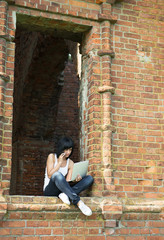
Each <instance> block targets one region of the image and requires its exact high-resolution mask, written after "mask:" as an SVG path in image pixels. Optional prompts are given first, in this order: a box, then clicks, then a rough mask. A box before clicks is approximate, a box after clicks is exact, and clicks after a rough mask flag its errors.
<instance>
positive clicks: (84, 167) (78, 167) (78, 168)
mask: <svg viewBox="0 0 164 240" xmlns="http://www.w3.org/2000/svg"><path fill="white" fill-rule="evenodd" d="M88 164H89V161H88V160H87V161H81V162H77V163H74V166H73V171H72V178H71V181H74V180H75V179H76V177H77V175H78V174H80V176H81V177H84V176H86V174H87V172H88Z"/></svg>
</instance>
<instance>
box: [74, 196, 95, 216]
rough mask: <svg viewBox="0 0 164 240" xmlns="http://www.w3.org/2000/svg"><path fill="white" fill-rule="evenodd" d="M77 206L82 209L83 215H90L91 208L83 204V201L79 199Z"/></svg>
mask: <svg viewBox="0 0 164 240" xmlns="http://www.w3.org/2000/svg"><path fill="white" fill-rule="evenodd" d="M77 206H78V208H79V209H80V210H81V211H82V213H83V214H84V215H86V216H91V215H92V211H91V209H90V208H89V207H88V206H87V205H85V203H83V201H81V200H80V201H79V202H78V205H77Z"/></svg>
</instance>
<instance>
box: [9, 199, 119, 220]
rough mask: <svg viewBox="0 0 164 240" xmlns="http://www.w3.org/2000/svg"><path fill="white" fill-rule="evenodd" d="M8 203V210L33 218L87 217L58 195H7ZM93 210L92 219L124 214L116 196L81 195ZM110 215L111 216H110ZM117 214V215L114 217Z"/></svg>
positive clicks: (117, 216)
mask: <svg viewBox="0 0 164 240" xmlns="http://www.w3.org/2000/svg"><path fill="white" fill-rule="evenodd" d="M5 199H6V203H7V212H22V214H23V215H22V216H25V215H26V216H27V218H29V216H30V214H32V219H35V218H36V219H38V218H39V219H40V218H42V219H49V218H50V219H52V218H56V215H57V217H58V218H62V217H63V214H64V216H65V218H66V219H72V218H73V219H74V218H75V217H76V218H77V217H78V218H85V216H84V215H83V214H82V213H81V212H80V210H79V209H78V207H76V206H74V205H70V206H68V205H66V204H64V203H62V201H61V200H60V199H58V198H57V197H43V196H17V195H13V196H5ZM81 199H82V201H84V202H85V203H86V204H87V205H88V206H89V207H90V208H91V209H92V211H93V215H92V216H91V217H89V218H90V219H106V218H107V217H108V218H111V219H113V218H114V219H116V218H119V217H120V216H121V214H122V203H121V202H120V201H119V200H118V199H117V198H115V197H112V198H103V197H102V198H99V197H81ZM109 215H110V217H109ZM114 215H115V217H113V216H114Z"/></svg>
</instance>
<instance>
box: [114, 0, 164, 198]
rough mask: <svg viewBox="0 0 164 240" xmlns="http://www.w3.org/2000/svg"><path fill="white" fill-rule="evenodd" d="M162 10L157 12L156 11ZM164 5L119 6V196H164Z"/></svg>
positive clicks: (116, 27)
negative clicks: (163, 12)
mask: <svg viewBox="0 0 164 240" xmlns="http://www.w3.org/2000/svg"><path fill="white" fill-rule="evenodd" d="M155 9H156V10H155ZM157 9H164V3H163V2H162V1H158V3H155V2H154V1H148V2H145V1H126V3H124V4H121V5H120V4H117V5H115V6H114V7H113V15H115V16H117V17H118V21H117V23H116V24H115V25H113V32H112V35H113V38H112V43H113V44H112V49H113V51H114V52H115V58H114V59H113V61H112V77H111V80H112V83H113V86H114V87H115V94H114V95H113V97H112V116H113V124H114V126H115V127H116V132H115V134H114V135H113V154H112V156H113V160H112V162H113V165H114V168H115V170H116V171H115V174H114V184H115V186H116V191H117V195H118V196H119V197H128V198H129V197H145V198H147V197H148V198H161V197H163V193H164V188H163V176H164V175H163V174H164V171H163V166H164V165H163V159H164V158H163V156H164V150H163V141H164V132H163V123H164V122H163V118H164V113H163V96H164V85H163V82H164V78H163V68H164V62H163V47H164V45H163V43H164V28H163V18H162V15H161V13H162V12H161V10H159V11H158V10H157Z"/></svg>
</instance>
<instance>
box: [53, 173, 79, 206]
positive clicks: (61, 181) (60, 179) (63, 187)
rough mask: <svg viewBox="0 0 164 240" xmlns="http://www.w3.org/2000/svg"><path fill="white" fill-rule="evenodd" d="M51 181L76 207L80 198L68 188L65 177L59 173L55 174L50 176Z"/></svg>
mask: <svg viewBox="0 0 164 240" xmlns="http://www.w3.org/2000/svg"><path fill="white" fill-rule="evenodd" d="M51 180H52V182H54V183H55V185H56V186H57V188H58V189H59V190H60V191H61V192H63V193H65V194H66V195H67V196H68V197H69V198H70V199H71V201H72V203H73V204H74V205H76V204H77V203H78V202H79V201H80V197H79V196H78V195H77V193H76V192H75V191H74V190H73V189H72V188H71V187H70V185H69V183H68V182H67V181H66V179H65V177H64V176H63V175H62V174H61V173H60V172H55V173H54V174H53V175H52V177H51Z"/></svg>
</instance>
